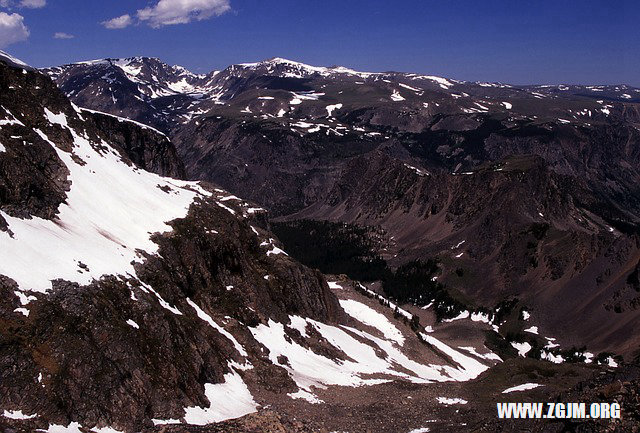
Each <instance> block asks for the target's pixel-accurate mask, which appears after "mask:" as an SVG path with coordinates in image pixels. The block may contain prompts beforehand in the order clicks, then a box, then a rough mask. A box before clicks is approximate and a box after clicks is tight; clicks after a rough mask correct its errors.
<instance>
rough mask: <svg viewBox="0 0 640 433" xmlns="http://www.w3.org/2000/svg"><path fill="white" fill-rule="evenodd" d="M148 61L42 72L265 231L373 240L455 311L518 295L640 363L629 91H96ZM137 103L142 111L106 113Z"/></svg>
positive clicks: (232, 82) (395, 86)
mask: <svg viewBox="0 0 640 433" xmlns="http://www.w3.org/2000/svg"><path fill="white" fill-rule="evenodd" d="M155 64H158V61H157V60H155V59H147V58H136V59H127V60H105V61H100V62H92V63H81V64H74V65H68V66H63V67H60V68H53V69H51V70H49V71H48V72H49V73H50V74H51V75H52V76H53V77H54V78H55V79H56V80H57V82H58V84H59V85H60V86H61V88H62V89H63V90H64V91H65V92H66V93H67V94H69V96H70V97H71V98H72V100H74V101H76V102H77V103H79V104H81V105H85V106H88V107H90V108H97V109H101V110H105V111H109V112H111V113H115V114H117V113H121V114H122V115H126V116H129V117H132V118H134V119H138V120H144V121H148V122H150V123H151V124H153V125H155V126H157V127H158V128H161V129H162V130H164V131H165V132H167V133H168V134H169V135H170V136H171V137H172V139H173V140H174V141H175V143H176V145H177V147H178V152H179V154H180V156H181V157H182V158H183V160H184V163H185V166H186V170H187V175H188V176H189V178H191V179H201V180H209V181H213V182H216V183H218V184H220V185H222V186H223V187H224V188H227V189H228V190H230V191H232V192H233V193H235V194H238V195H241V196H243V197H247V198H248V199H251V200H253V201H255V202H257V203H258V204H260V205H261V206H263V207H265V208H266V209H268V210H269V211H270V212H272V214H273V215H275V216H278V217H279V219H280V220H294V219H321V220H325V219H326V220H332V221H339V222H348V223H356V224H359V225H363V226H368V227H375V228H377V229H381V230H382V232H383V233H384V234H385V235H384V237H385V239H386V242H382V244H381V245H382V247H383V248H382V249H380V250H379V253H380V254H382V256H383V257H384V258H385V259H387V260H388V261H389V262H390V263H391V264H393V265H396V266H397V265H400V264H403V263H407V262H408V261H411V260H414V259H422V260H426V259H431V258H437V259H438V260H439V261H440V267H441V275H440V277H439V281H442V282H443V283H444V284H446V285H447V286H448V287H449V288H450V289H451V290H452V291H454V292H458V293H459V294H460V296H458V299H459V300H461V301H463V302H465V303H467V304H468V305H469V306H470V307H479V306H484V307H493V306H495V305H496V304H497V303H499V302H501V301H503V300H505V299H509V298H510V297H514V296H515V297H517V298H518V299H519V300H520V303H521V305H522V306H526V307H527V308H529V309H531V310H533V312H534V314H535V316H536V318H537V320H538V322H539V323H538V326H540V328H541V329H544V330H545V331H546V332H548V333H549V334H553V335H557V337H558V338H559V340H560V341H561V342H562V343H563V344H565V345H567V346H569V345H576V346H582V345H585V344H588V345H589V346H590V348H591V347H593V348H594V350H598V351H600V350H611V351H615V352H618V353H624V354H625V355H628V356H629V357H631V358H633V357H635V356H637V355H638V353H637V347H638V341H637V337H636V336H635V333H634V332H631V331H632V330H633V329H635V327H636V326H638V323H639V320H640V312H639V310H638V307H639V306H640V296H639V293H638V291H639V290H640V284H638V278H637V274H638V263H640V252H639V245H638V223H639V222H640V190H639V189H638V185H639V184H640V172H639V170H640V160H639V156H640V131H639V128H640V105H639V104H638V102H640V89H635V88H631V87H629V86H624V85H619V86H599V85H592V86H586V85H585V86H576V85H571V86H569V85H557V86H511V85H508V84H503V83H481V82H464V81H458V80H452V79H446V78H442V77H435V76H427V75H419V74H410V73H395V72H388V73H365V72H357V71H353V70H350V69H347V68H343V67H332V68H321V67H313V66H309V65H304V64H301V63H297V62H292V61H289V60H285V59H271V60H267V61H264V62H259V63H252V64H241V65H233V66H230V67H228V68H226V69H225V70H223V71H216V72H212V73H211V74H209V75H207V76H206V77H204V76H203V77H198V78H197V80H199V81H197V80H196V78H193V80H196V81H193V80H192V81H189V83H190V86H191V87H188V88H187V87H185V88H184V89H182V90H176V89H174V90H173V91H174V92H175V94H171V95H169V94H168V91H167V92H165V93H163V94H162V96H160V95H159V94H158V95H154V94H153V93H151V92H148V91H147V92H146V93H145V92H143V93H145V95H146V96H145V95H142V96H141V95H139V94H136V93H135V92H133V93H132V92H130V91H127V90H126V89H127V88H128V87H127V86H130V85H131V83H132V82H133V83H137V84H136V85H137V86H138V89H145V88H146V87H145V86H151V85H152V83H153V82H155V81H154V80H155V78H154V75H145V74H143V73H142V72H141V73H139V74H137V75H136V78H135V79H133V78H132V77H131V76H130V75H131V73H129V78H128V79H126V80H125V79H124V78H123V79H122V80H121V81H118V82H117V83H109V85H112V86H111V87H110V89H111V90H109V91H106V90H105V86H106V85H107V81H109V80H106V79H104V78H103V75H101V74H103V72H98V71H102V70H103V69H104V70H105V71H106V70H107V69H108V70H109V71H114V74H124V75H127V70H128V69H130V68H133V67H135V68H136V70H137V69H138V68H139V67H141V68H142V69H141V70H146V68H147V66H144V67H142V66H140V65H155ZM149 67H151V66H149ZM163 68H164V69H166V70H172V69H171V68H170V67H166V66H165V67H163ZM176 71H178V73H176V74H174V75H170V76H168V78H165V85H166V86H170V85H171V83H174V82H176V81H177V80H178V79H179V77H180V76H181V75H180V73H181V72H180V71H182V70H181V69H177V70H176ZM141 77H142V78H141ZM136 80H144V83H147V84H144V85H143V84H142V83H141V82H138V81H136ZM157 81H162V80H157ZM140 91H142V90H140ZM118 92H120V93H118ZM88 94H93V95H94V96H92V97H91V98H89V97H86V96H82V95H88ZM165 94H166V95H165ZM114 95H117V96H114ZM114 98H115V99H114ZM185 98H186V99H185ZM140 99H144V100H145V101H146V102H147V106H148V108H147V109H146V111H144V112H140V111H136V110H135V109H126V108H120V107H121V105H122V104H125V105H131V104H135V103H137V102H135V101H138V102H139V100H140ZM186 100H188V101H189V102H188V103H187V102H185V101H186ZM125 101H126V102H125ZM119 110H124V111H122V112H121V111H119ZM141 113H142V114H141ZM425 303H428V300H425Z"/></svg>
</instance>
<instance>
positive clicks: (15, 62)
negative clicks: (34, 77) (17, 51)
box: [0, 50, 34, 71]
mask: <svg viewBox="0 0 640 433" xmlns="http://www.w3.org/2000/svg"><path fill="white" fill-rule="evenodd" d="M0 61H2V62H4V63H6V64H7V65H9V66H12V67H14V68H21V69H26V70H29V71H33V70H34V69H33V68H32V67H31V66H29V65H27V64H26V63H25V62H23V61H22V60H20V59H18V58H15V57H13V56H12V55H11V54H9V53H6V52H4V51H2V50H0Z"/></svg>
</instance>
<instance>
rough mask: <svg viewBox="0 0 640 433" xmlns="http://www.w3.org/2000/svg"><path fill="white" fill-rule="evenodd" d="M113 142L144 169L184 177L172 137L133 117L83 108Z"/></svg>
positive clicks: (86, 115) (163, 174)
mask: <svg viewBox="0 0 640 433" xmlns="http://www.w3.org/2000/svg"><path fill="white" fill-rule="evenodd" d="M82 112H83V116H85V117H89V118H91V120H92V121H93V122H94V123H95V124H96V126H97V128H98V129H100V131H102V132H103V134H104V135H105V137H106V138H107V140H108V141H109V142H110V143H113V144H114V145H116V146H118V147H120V148H121V149H122V150H124V151H125V153H126V154H127V157H128V158H129V159H130V160H131V161H132V162H133V163H135V164H136V165H137V166H138V167H140V168H142V169H143V170H146V171H150V172H152V173H157V174H159V175H160V176H165V177H172V178H174V179H185V176H186V174H185V170H184V164H183V163H182V160H181V159H180V158H179V157H178V155H177V153H176V148H175V146H174V145H173V143H171V140H169V138H168V137H167V136H166V135H164V134H163V133H161V132H160V131H158V130H156V129H153V128H151V127H148V126H145V125H141V124H137V123H135V122H132V121H130V120H127V119H124V118H121V117H117V116H113V115H109V114H106V113H100V112H96V111H89V110H83V111H82Z"/></svg>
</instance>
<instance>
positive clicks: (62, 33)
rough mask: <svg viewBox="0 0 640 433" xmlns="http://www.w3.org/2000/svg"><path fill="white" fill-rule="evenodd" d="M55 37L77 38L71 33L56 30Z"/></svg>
mask: <svg viewBox="0 0 640 433" xmlns="http://www.w3.org/2000/svg"><path fill="white" fill-rule="evenodd" d="M53 37H54V39H73V38H75V36H73V35H70V34H69V33H65V32H55V33H54V34H53Z"/></svg>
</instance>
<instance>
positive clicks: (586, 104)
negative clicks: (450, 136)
mask: <svg viewBox="0 0 640 433" xmlns="http://www.w3.org/2000/svg"><path fill="white" fill-rule="evenodd" d="M46 72H47V73H48V74H49V75H51V76H52V77H53V78H54V79H55V80H56V82H57V83H58V84H59V85H60V87H61V88H62V90H63V91H64V92H65V93H66V94H67V95H69V97H70V98H71V99H72V100H73V101H74V102H76V103H77V104H78V105H80V106H83V107H87V108H93V109H97V110H101V111H108V112H110V113H112V114H118V115H124V116H125V117H129V118H133V119H136V120H140V121H144V122H147V123H150V124H152V125H155V126H157V127H159V128H160V129H162V130H163V131H165V132H168V131H171V130H173V129H175V128H176V127H177V126H179V125H182V124H186V123H188V122H190V121H191V120H193V119H194V118H197V117H199V116H211V115H216V114H224V115H229V114H231V113H233V114H235V115H240V116H267V117H279V118H285V119H296V120H302V119H311V120H315V122H312V124H314V125H315V124H316V122H317V121H318V120H320V119H322V118H325V117H327V114H328V117H329V118H331V117H332V114H334V113H333V112H334V111H336V110H343V111H346V110H348V111H353V110H356V109H359V108H362V107H366V106H370V105H372V104H373V105H381V104H384V105H386V104H389V103H391V104H392V105H395V106H397V107H398V108H402V109H405V110H416V111H419V112H421V113H429V114H431V115H434V114H436V113H443V114H474V113H476V114H482V113H494V112H503V113H507V114H509V115H512V116H516V115H518V116H522V115H528V116H532V115H535V116H537V117H545V118H548V119H552V120H554V121H558V119H561V120H563V121H566V122H578V123H585V122H592V121H600V120H602V119H604V118H605V117H606V116H608V115H610V114H611V112H612V111H617V110H618V105H617V104H615V102H621V103H625V102H638V101H639V100H640V89H636V88H632V87H629V86H625V85H619V86H599V85H594V86H576V85H557V86H548V85H541V86H512V85H508V84H502V83H483V82H466V81H459V80H454V79H448V78H443V77H438V76H432V75H421V74H413V73H397V72H385V73H371V72H359V71H355V70H352V69H349V68H345V67H317V66H310V65H306V64H303V63H299V62H295V61H291V60H287V59H282V58H273V59H269V60H265V61H262V62H257V63H245V64H238V65H231V66H229V67H227V68H226V69H224V70H222V71H212V72H211V73H209V74H206V75H196V74H193V73H190V72H189V71H187V70H186V69H185V68H182V67H180V66H169V65H166V64H164V63H163V62H161V61H160V60H158V59H154V58H147V57H136V58H129V59H105V60H94V61H87V62H80V63H75V64H71V65H65V66H60V67H54V68H49V69H47V70H46ZM298 101H300V102H298ZM306 101H316V102H315V103H309V102H306ZM324 101H326V102H324ZM323 102H324V104H323ZM300 104H302V105H301V106H299V105H300ZM309 105H310V106H311V107H308V106H309ZM338 106H339V108H338ZM331 107H335V108H331ZM327 110H329V111H327ZM283 120H284V119H283ZM294 123H295V122H294Z"/></svg>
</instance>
